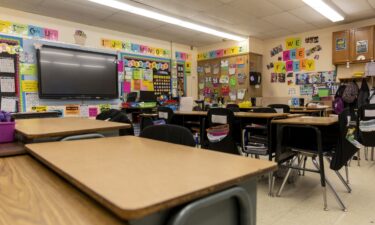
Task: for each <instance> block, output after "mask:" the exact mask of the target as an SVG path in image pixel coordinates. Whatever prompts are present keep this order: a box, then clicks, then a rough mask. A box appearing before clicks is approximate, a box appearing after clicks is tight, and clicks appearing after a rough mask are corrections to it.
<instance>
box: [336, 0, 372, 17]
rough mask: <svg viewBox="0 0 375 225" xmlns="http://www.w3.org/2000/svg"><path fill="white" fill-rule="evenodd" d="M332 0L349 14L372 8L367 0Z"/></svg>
mask: <svg viewBox="0 0 375 225" xmlns="http://www.w3.org/2000/svg"><path fill="white" fill-rule="evenodd" d="M332 2H333V3H334V4H335V5H336V6H337V7H339V8H340V9H341V10H343V11H344V13H346V14H349V15H350V14H352V13H359V12H361V11H365V10H368V9H370V4H369V3H368V1H367V0H332Z"/></svg>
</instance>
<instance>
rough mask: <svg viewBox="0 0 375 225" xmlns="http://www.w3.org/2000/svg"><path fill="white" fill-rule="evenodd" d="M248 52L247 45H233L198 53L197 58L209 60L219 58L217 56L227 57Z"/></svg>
mask: <svg viewBox="0 0 375 225" xmlns="http://www.w3.org/2000/svg"><path fill="white" fill-rule="evenodd" d="M246 52H248V50H247V49H246V47H245V46H233V47H230V48H225V49H217V50H212V51H209V52H201V53H198V55H197V59H198V61H201V60H207V59H217V58H222V57H227V56H234V55H238V54H243V53H246Z"/></svg>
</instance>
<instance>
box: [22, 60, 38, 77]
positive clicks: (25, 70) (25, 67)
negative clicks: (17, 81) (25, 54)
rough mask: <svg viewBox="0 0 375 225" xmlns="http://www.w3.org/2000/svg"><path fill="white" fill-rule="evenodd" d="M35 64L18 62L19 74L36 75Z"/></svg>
mask: <svg viewBox="0 0 375 225" xmlns="http://www.w3.org/2000/svg"><path fill="white" fill-rule="evenodd" d="M36 71H37V70H36V65H35V64H29V63H21V64H20V74H22V75H36V74H37V72H36Z"/></svg>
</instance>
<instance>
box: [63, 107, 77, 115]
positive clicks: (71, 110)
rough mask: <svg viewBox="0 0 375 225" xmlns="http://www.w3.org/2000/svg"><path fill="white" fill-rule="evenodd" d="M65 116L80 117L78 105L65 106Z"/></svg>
mask: <svg viewBox="0 0 375 225" xmlns="http://www.w3.org/2000/svg"><path fill="white" fill-rule="evenodd" d="M65 115H66V116H79V115H80V110H79V105H66V106H65Z"/></svg>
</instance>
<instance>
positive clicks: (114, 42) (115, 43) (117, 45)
mask: <svg viewBox="0 0 375 225" xmlns="http://www.w3.org/2000/svg"><path fill="white" fill-rule="evenodd" d="M111 48H113V49H117V50H119V49H121V48H122V42H121V41H117V40H111Z"/></svg>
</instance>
